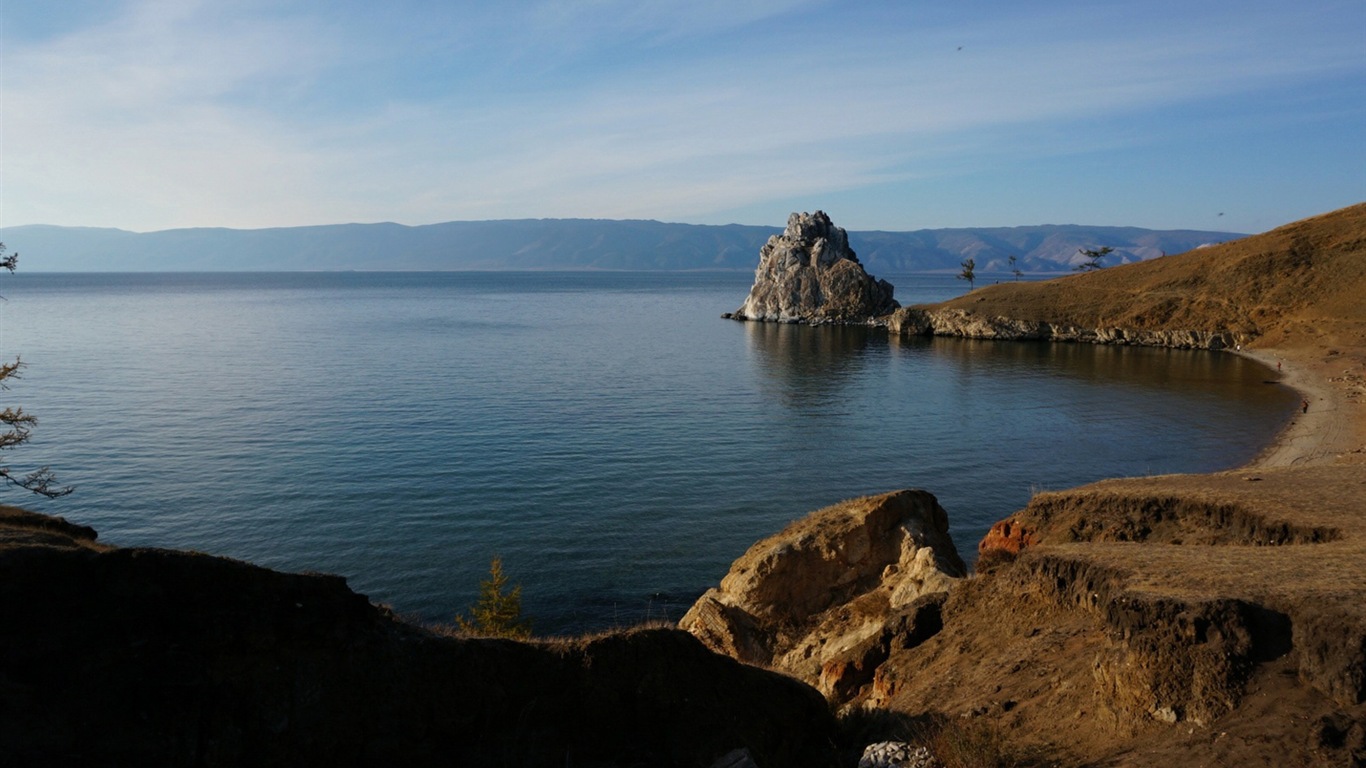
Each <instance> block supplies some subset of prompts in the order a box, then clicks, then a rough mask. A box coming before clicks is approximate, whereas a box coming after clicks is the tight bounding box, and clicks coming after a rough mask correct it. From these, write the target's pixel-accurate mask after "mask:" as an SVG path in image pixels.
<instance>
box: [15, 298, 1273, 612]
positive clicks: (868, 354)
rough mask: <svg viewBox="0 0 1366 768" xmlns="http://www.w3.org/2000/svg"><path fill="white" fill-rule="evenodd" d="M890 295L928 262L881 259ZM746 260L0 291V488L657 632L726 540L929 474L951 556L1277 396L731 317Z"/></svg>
mask: <svg viewBox="0 0 1366 768" xmlns="http://www.w3.org/2000/svg"><path fill="white" fill-rule="evenodd" d="M882 277H886V278H887V279H888V280H890V281H891V282H892V283H893V284H895V285H896V286H897V297H898V299H899V300H901V301H902V303H912V302H916V301H930V300H939V299H943V298H948V297H950V296H952V295H956V294H958V293H961V292H962V290H963V288H964V287H965V286H964V284H963V283H962V282H961V281H957V280H954V279H953V276H952V275H884V276H882ZM751 281H752V275H751V274H748V273H746V274H735V273H596V272H571V273H548V272H531V273H254V274H237V273H230V274H227V273H212V274H44V273H25V272H20V273H17V274H15V275H13V276H7V277H5V278H4V279H3V280H0V293H3V295H4V296H5V297H6V298H7V301H6V302H3V303H0V357H6V358H12V357H13V356H15V355H21V356H22V358H23V360H24V362H25V363H26V364H27V368H26V369H25V371H24V378H23V379H22V380H20V381H17V382H14V383H13V384H14V386H13V387H12V388H11V390H10V391H9V392H8V393H6V395H7V403H10V404H15V405H22V406H23V407H24V409H25V410H26V411H29V412H31V413H33V414H35V415H37V416H38V417H39V419H40V422H41V423H40V424H39V426H38V428H37V429H36V430H35V431H34V433H33V439H32V442H31V443H30V444H29V445H26V446H23V447H21V448H20V449H18V450H16V451H13V452H11V453H10V455H9V456H8V457H7V458H8V459H9V462H10V465H11V466H12V467H13V468H15V469H16V470H27V469H29V468H32V467H33V466H34V465H42V464H50V465H51V466H52V467H53V468H54V470H56V471H57V472H58V474H59V477H60V479H61V480H63V481H64V482H67V483H70V484H73V485H75V486H76V487H77V490H76V492H75V493H74V494H73V495H71V496H69V497H66V498H63V499H58V500H55V501H45V500H41V499H38V498H36V497H32V496H29V495H27V494H24V493H23V492H21V491H18V490H11V491H10V493H9V496H8V498H7V499H5V501H6V502H7V503H11V504H17V505H21V506H25V507H27V508H30V509H35V510H38V511H43V512H48V513H52V514H58V515H62V516H65V517H67V518H68V519H70V520H72V521H74V522H79V523H82V524H87V525H91V526H93V527H95V528H96V529H97V530H98V531H99V532H100V539H101V541H105V542H108V543H111V544H117V545H122V546H158V547H174V548H183V549H193V550H199V551H204V552H210V553H214V554H219V555H224V556H228V557H233V558H239V559H243V560H248V561H251V562H254V563H258V564H261V565H265V566H269V567H272V568H279V569H285V570H293V571H321V572H328V573H337V574H340V575H343V576H345V577H346V578H347V579H348V582H349V584H350V585H351V586H352V588H353V589H355V590H357V591H358V592H361V593H364V594H366V595H368V596H369V597H370V598H371V599H372V600H374V601H377V602H382V603H386V604H388V605H391V606H392V607H393V608H394V609H395V610H397V611H399V612H400V613H402V614H405V615H409V616H412V617H415V618H419V619H423V620H449V619H450V618H451V616H453V615H454V613H455V612H457V611H460V610H464V609H465V608H467V607H468V606H469V604H470V603H471V602H472V601H473V600H474V599H475V596H476V594H477V590H478V584H479V581H480V579H481V578H483V577H484V576H485V575H486V573H487V571H488V565H489V560H490V558H491V557H493V556H494V555H498V556H501V557H502V558H503V562H504V567H505V570H506V571H507V573H508V574H509V576H510V577H511V578H512V580H513V581H515V582H518V583H520V584H521V585H522V588H523V608H524V611H525V612H526V613H527V614H529V615H530V616H531V617H532V619H533V621H534V623H535V629H536V630H537V632H538V633H567V632H578V631H585V630H594V629H602V628H607V627H612V626H619V625H625V624H632V623H636V622H639V621H642V620H646V619H675V620H676V619H677V618H679V616H680V615H681V614H682V612H683V611H684V610H685V609H686V607H687V606H688V605H689V604H690V603H691V602H692V600H693V599H694V598H695V597H696V596H697V595H698V594H700V593H701V592H702V590H704V589H705V588H707V587H708V586H711V585H713V584H715V583H717V582H718V581H719V580H720V578H721V577H722V576H723V575H724V574H725V572H726V570H727V568H728V567H729V564H730V562H731V561H732V560H733V559H735V558H736V557H738V556H739V555H740V554H741V553H742V552H743V551H744V550H745V549H746V548H747V547H748V546H749V545H750V544H752V543H753V542H755V541H756V540H758V539H760V538H762V537H764V536H766V535H768V534H770V533H773V532H775V531H777V530H778V529H780V528H781V527H783V526H784V525H785V524H787V523H788V522H789V521H791V520H792V519H795V518H797V517H800V516H802V515H804V514H805V513H807V512H809V511H811V510H814V509H817V508H819V507H822V506H825V505H828V504H832V503H834V502H837V501H839V500H841V499H844V498H848V497H851V496H859V495H865V494H871V493H880V492H883V491H888V490H893V489H897V488H905V487H921V488H925V489H927V490H929V491H931V492H932V493H934V494H935V495H936V496H937V497H938V498H939V500H940V502H941V503H942V504H943V506H944V507H945V509H947V510H948V513H949V517H950V520H951V521H952V526H953V528H952V532H953V536H954V539H955V541H956V542H957V544H958V547H959V549H960V551H961V552H962V553H963V555H964V557H965V558H967V559H969V560H971V559H972V557H971V556H972V555H973V554H974V549H975V546H976V542H977V541H978V539H980V538H981V536H982V534H983V533H985V531H986V529H987V528H988V527H989V526H990V525H991V523H992V522H994V521H995V520H998V519H1000V518H1002V517H1004V516H1006V515H1008V514H1010V513H1011V512H1012V511H1014V510H1016V509H1018V508H1020V507H1021V506H1023V505H1024V504H1025V503H1026V502H1027V501H1028V499H1029V497H1030V494H1031V492H1033V491H1036V490H1041V489H1057V488H1065V487H1068V486H1072V485H1076V484H1079V483H1085V482H1088V481H1092V480H1096V479H1099V478H1103V477H1110V476H1121V475H1146V474H1158V473H1168V472H1204V471H1213V470H1218V469H1225V468H1229V467H1233V466H1237V465H1239V464H1241V463H1243V462H1245V461H1247V460H1248V459H1250V458H1251V457H1252V456H1253V455H1255V454H1256V453H1257V451H1258V450H1259V449H1260V447H1261V446H1262V445H1264V444H1265V443H1266V442H1268V441H1269V440H1270V439H1271V438H1272V437H1273V436H1274V435H1275V434H1276V433H1277V432H1278V431H1279V429H1280V428H1281V427H1282V426H1283V425H1284V424H1285V423H1286V421H1287V419H1288V418H1289V417H1290V414H1291V412H1292V409H1293V407H1294V405H1295V403H1297V402H1298V400H1297V399H1296V397H1295V396H1294V394H1293V393H1291V392H1289V391H1288V390H1286V389H1284V388H1282V387H1280V386H1274V385H1269V384H1267V383H1265V379H1267V378H1268V376H1267V372H1266V371H1265V370H1264V369H1262V368H1260V367H1259V366H1256V365H1255V364H1253V363H1251V362H1249V361H1247V360H1244V359H1242V358H1240V357H1237V356H1235V355H1229V354H1219V353H1211V352H1191V351H1177V350H1161V349H1143V348H1126V347H1096V346H1089V345H1072V344H1046V343H1010V342H984V341H965V340H953V339H933V340H931V339H910V340H902V339H897V338H889V337H888V335H887V334H886V333H885V332H883V331H879V330H876V329H867V328H837V327H818V328H810V327H803V326H790V325H766V324H753V323H738V322H732V321H727V320H722V319H720V318H719V315H720V314H721V313H722V312H726V311H732V310H734V309H736V308H737V307H738V306H740V304H741V303H742V302H743V300H744V298H745V295H746V293H747V291H748V289H749V285H750V282H751Z"/></svg>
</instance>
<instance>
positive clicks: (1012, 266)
mask: <svg viewBox="0 0 1366 768" xmlns="http://www.w3.org/2000/svg"><path fill="white" fill-rule="evenodd" d="M1010 272H1011V274H1013V275H1015V280H1016V281H1017V282H1018V281H1019V279H1020V276H1021V275H1023V274H1024V273H1023V272H1021V271H1020V268H1019V267H1018V266H1016V265H1015V254H1013V253H1012V254H1010Z"/></svg>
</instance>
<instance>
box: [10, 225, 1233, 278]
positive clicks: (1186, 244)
mask: <svg viewBox="0 0 1366 768" xmlns="http://www.w3.org/2000/svg"><path fill="white" fill-rule="evenodd" d="M781 232H782V228H781V227H760V226H748V225H741V224H727V225H724V226H711V225H697V224H670V223H664V222H659V221H646V220H607V219H518V220H493V221H451V222H445V223H442V224H428V225H422V226H405V225H402V224H394V223H388V222H386V223H378V224H330V225H320V226H308V227H283V228H274V229H224V228H197V229H170V230H163V231H159V232H147V233H137V232H128V231H125V230H120V229H104V228H93V227H61V226H51V225H25V226H18V227H6V228H3V229H0V241H2V242H4V243H5V244H6V245H7V246H9V248H10V249H11V250H12V251H16V252H19V253H20V254H22V255H23V266H24V269H25V271H46V272H124V271H152V272H159V271H255V270H261V271H271V270H351V269H357V270H492V269H497V270H534V269H609V270H611V269H616V270H698V269H735V270H752V269H754V265H755V264H756V263H757V260H758V254H759V248H760V247H761V246H762V245H763V244H764V242H765V241H767V240H768V238H769V237H770V236H772V235H776V234H780V233H781ZM1240 237H1243V235H1240V234H1236V233H1231V232H1214V231H1196V230H1151V229H1141V228H1138V227H1100V226H1083V225H1075V224H1065V225H1053V224H1045V225H1039V226H1029V227H982V228H960V229H922V230H916V231H912V232H883V231H869V232H850V233H849V244H850V246H851V247H852V248H853V249H854V251H855V252H856V253H857V254H858V256H859V260H860V261H861V262H862V263H863V264H864V265H865V266H866V267H867V268H868V270H869V271H870V272H872V273H874V274H877V273H880V272H882V273H891V272H911V271H921V270H955V271H956V270H957V269H959V263H960V262H961V261H962V260H963V259H966V258H972V259H974V260H975V261H976V262H977V269H978V271H979V272H991V271H997V272H1004V271H1008V270H1009V269H1010V264H1009V258H1010V256H1012V255H1013V256H1015V257H1016V260H1017V261H1016V264H1017V266H1018V268H1019V269H1021V270H1023V271H1026V272H1048V271H1059V270H1068V269H1071V268H1072V266H1073V265H1075V264H1076V263H1078V262H1079V261H1080V260H1079V259H1078V258H1077V250H1078V249H1079V248H1098V247H1101V246H1109V247H1112V248H1114V249H1115V254H1114V256H1112V257H1111V258H1110V260H1109V261H1108V263H1109V264H1119V263H1129V262H1134V261H1142V260H1145V259H1149V258H1153V257H1155V256H1160V255H1162V254H1163V253H1180V252H1182V251H1188V250H1191V249H1192V248H1196V247H1198V246H1201V245H1206V244H1210V243H1218V242H1224V241H1227V240H1232V239H1236V238H1240Z"/></svg>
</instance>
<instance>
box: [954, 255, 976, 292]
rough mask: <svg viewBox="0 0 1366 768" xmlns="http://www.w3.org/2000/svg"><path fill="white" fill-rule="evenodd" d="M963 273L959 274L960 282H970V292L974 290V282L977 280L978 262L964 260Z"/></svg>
mask: <svg viewBox="0 0 1366 768" xmlns="http://www.w3.org/2000/svg"><path fill="white" fill-rule="evenodd" d="M962 267H963V271H962V272H959V273H958V279H959V280H967V281H968V290H969V291H970V290H972V281H973V280H975V279H976V277H977V275H976V270H977V262H976V261H973V260H972V259H964V260H963V264H962Z"/></svg>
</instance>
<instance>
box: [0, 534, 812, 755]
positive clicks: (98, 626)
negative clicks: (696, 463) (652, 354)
mask: <svg viewBox="0 0 1366 768" xmlns="http://www.w3.org/2000/svg"><path fill="white" fill-rule="evenodd" d="M0 616H3V626H4V630H3V631H2V632H0V755H3V758H0V763H4V764H5V765H44V766H62V765H195V766H236V765H255V766H310V765H318V766H361V765H367V766H368V765H405V766H429V765H430V766H437V765H441V766H449V765H461V766H501V765H569V764H573V765H665V766H667V765H677V766H693V765H703V766H705V765H710V764H712V763H713V762H714V761H715V760H716V759H717V758H718V757H719V756H721V755H725V754H727V753H730V752H732V751H734V750H741V749H742V750H745V751H746V752H747V753H748V754H749V755H751V756H752V757H753V759H754V761H755V762H756V763H757V764H759V765H806V766H824V765H829V764H830V761H831V759H832V756H831V741H832V739H833V737H834V732H835V723H834V719H833V718H832V717H831V716H830V713H829V711H828V709H827V707H826V702H825V701H824V700H823V699H822V698H821V696H820V695H819V694H818V693H816V692H815V691H814V690H812V689H811V688H809V687H808V686H805V685H802V684H801V683H799V682H797V681H795V680H792V679H791V678H788V677H786V676H783V675H779V674H775V673H772V672H767V671H764V670H760V669H755V668H753V667H746V666H744V665H742V664H740V663H738V662H736V661H735V660H733V659H728V658H725V657H722V656H719V655H717V654H715V653H713V652H711V651H709V650H707V649H706V648H704V647H703V646H702V644H701V643H699V642H698V641H697V640H696V639H694V638H693V637H691V636H689V635H688V634H686V633H684V632H681V631H678V630H675V629H658V628H657V629H644V630H636V631H628V632H617V633H610V634H605V635H601V636H597V637H590V638H586V639H582V640H560V641H553V642H548V643H519V642H513V641H510V640H477V639H461V638H455V637H448V636H444V635H442V634H440V633H436V632H432V631H427V630H425V629H423V628H420V627H416V626H412V625H409V624H405V623H403V622H401V621H398V620H396V619H395V618H394V617H393V616H392V615H390V614H389V612H388V611H386V610H384V609H382V608H379V607H377V606H375V605H372V604H371V603H370V602H369V601H367V600H366V599H365V597H364V596H361V595H357V594H356V593H354V592H352V591H351V590H350V589H348V588H347V586H346V583H345V582H344V581H343V580H342V579H341V578H338V577H336V576H322V575H315V574H286V573H279V572H276V571H270V570H267V569H265V568H258V567H256V566H252V565H248V564H246V563H240V562H236V561H232V560H226V559H223V558H217V557H210V556H207V555H200V554H194V553H188V552H175V551H168V550H152V549H116V548H112V547H105V546H101V545H100V544H98V543H96V541H95V533H94V531H92V530H91V529H89V528H85V527H82V526H76V525H70V524H67V523H66V522H65V521H62V520H60V519H56V518H49V517H44V516H42V515H37V514H33V513H26V512H23V511H20V510H16V509H12V508H6V507H0Z"/></svg>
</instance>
